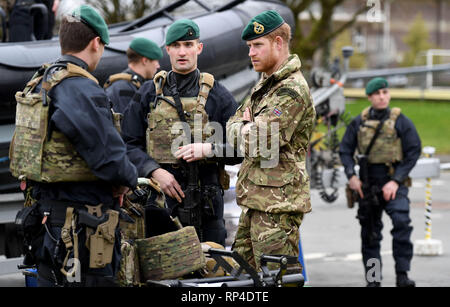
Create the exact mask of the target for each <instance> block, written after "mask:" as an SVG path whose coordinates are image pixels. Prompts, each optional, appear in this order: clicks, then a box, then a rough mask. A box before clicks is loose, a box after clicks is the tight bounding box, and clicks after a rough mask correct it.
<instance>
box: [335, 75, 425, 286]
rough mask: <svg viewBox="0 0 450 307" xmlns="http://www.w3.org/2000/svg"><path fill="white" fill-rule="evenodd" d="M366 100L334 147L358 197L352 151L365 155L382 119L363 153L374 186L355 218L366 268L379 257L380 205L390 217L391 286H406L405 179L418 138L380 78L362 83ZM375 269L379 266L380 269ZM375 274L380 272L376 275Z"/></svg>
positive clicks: (408, 230)
mask: <svg viewBox="0 0 450 307" xmlns="http://www.w3.org/2000/svg"><path fill="white" fill-rule="evenodd" d="M366 94H367V96H368V99H369V101H370V102H371V106H370V107H367V108H366V109H364V110H363V111H362V113H361V114H360V115H359V116H357V117H356V118H355V119H354V120H353V121H352V122H351V123H350V125H349V126H348V128H347V130H346V132H345V135H344V137H343V138H342V142H341V145H340V149H339V154H340V157H341V161H342V164H343V165H344V167H345V173H346V175H347V178H348V179H349V187H350V188H351V189H352V190H354V191H357V192H358V194H359V196H360V197H361V199H363V198H364V196H365V195H364V193H367V194H369V192H366V191H367V190H364V193H363V189H362V182H361V180H360V179H359V178H358V176H357V175H356V173H355V170H354V166H355V160H354V155H355V151H356V150H358V153H359V154H361V155H365V154H366V151H367V147H368V146H369V143H371V140H372V138H373V137H374V134H375V130H376V128H377V127H378V125H380V124H382V126H380V127H381V129H380V132H379V135H378V137H377V138H376V139H375V141H374V143H373V146H372V148H371V149H370V152H369V153H368V163H369V166H368V177H369V184H370V189H371V190H372V191H377V192H375V193H373V194H375V197H376V199H377V200H378V201H377V202H376V203H375V201H373V200H371V201H370V204H369V206H366V205H362V202H361V201H359V208H358V218H359V222H360V224H361V239H362V249H361V250H362V255H363V265H364V269H365V271H366V278H367V277H368V276H367V272H368V271H369V269H370V268H371V267H372V265H370V264H369V262H368V261H369V260H370V259H378V260H379V261H380V263H381V255H380V243H381V239H382V235H381V231H382V229H383V223H382V221H381V216H382V213H383V210H385V211H386V213H387V214H388V215H389V216H390V218H391V219H392V224H393V229H392V231H391V233H392V236H393V242H392V251H393V256H394V259H395V271H396V274H397V286H400V287H411V286H414V285H415V283H414V281H412V280H410V279H409V278H408V276H407V273H406V272H407V271H409V270H410V263H411V259H412V255H413V245H412V243H411V241H410V237H411V232H412V226H411V225H410V223H411V219H410V218H409V199H408V187H407V181H408V180H407V179H408V174H409V172H410V171H411V169H412V168H413V167H414V165H415V164H416V161H417V159H418V158H419V156H420V152H421V142H420V138H419V135H418V134H417V131H416V128H415V127H414V124H413V123H412V122H411V120H410V119H409V118H407V117H406V116H405V115H403V114H401V110H400V109H399V108H392V109H390V108H389V103H390V99H391V96H390V93H389V88H388V83H387V81H386V80H385V79H384V78H374V79H372V80H371V81H370V82H369V83H367V86H366ZM380 273H381V272H380ZM379 276H380V275H379ZM367 281H368V284H367V286H370V287H377V286H380V281H379V280H378V281H376V280H375V281H372V279H371V280H367Z"/></svg>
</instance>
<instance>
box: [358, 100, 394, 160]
mask: <svg viewBox="0 0 450 307" xmlns="http://www.w3.org/2000/svg"><path fill="white" fill-rule="evenodd" d="M369 109H370V107H368V108H366V109H364V110H363V111H362V113H361V119H362V123H361V126H360V128H359V131H358V150H359V152H360V153H361V154H364V153H365V152H366V149H367V147H368V146H369V144H370V141H371V140H372V138H373V136H374V134H375V130H376V128H377V126H378V124H379V123H380V121H379V120H373V119H369ZM400 113H401V110H400V109H399V108H392V110H391V113H390V115H389V118H388V119H387V120H385V122H384V124H383V127H382V128H381V131H380V134H379V135H378V138H377V139H376V140H375V143H374V145H373V147H372V149H371V150H370V153H369V163H372V164H377V163H386V164H390V163H395V162H399V161H401V160H402V159H403V150H402V142H401V139H400V138H399V137H398V135H397V131H396V130H395V122H396V121H397V118H398V116H399V115H400Z"/></svg>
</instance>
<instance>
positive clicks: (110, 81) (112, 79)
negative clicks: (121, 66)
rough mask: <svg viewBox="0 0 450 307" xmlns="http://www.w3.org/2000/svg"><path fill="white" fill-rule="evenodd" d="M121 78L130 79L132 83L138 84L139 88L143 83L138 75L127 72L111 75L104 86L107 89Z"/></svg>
mask: <svg viewBox="0 0 450 307" xmlns="http://www.w3.org/2000/svg"><path fill="white" fill-rule="evenodd" d="M119 80H125V81H128V82H130V83H132V84H133V85H134V86H136V88H137V89H139V88H140V87H141V85H142V84H141V82H140V81H139V80H138V79H137V75H132V74H127V73H119V74H114V75H111V76H110V77H109V79H108V80H107V81H106V82H105V84H104V85H103V88H104V89H107V88H108V87H110V86H111V85H112V84H113V83H114V82H116V81H119Z"/></svg>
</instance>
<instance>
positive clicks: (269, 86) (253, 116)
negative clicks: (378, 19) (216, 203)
mask: <svg viewBox="0 0 450 307" xmlns="http://www.w3.org/2000/svg"><path fill="white" fill-rule="evenodd" d="M242 39H243V40H245V41H247V46H248V47H249V56H250V58H251V61H252V64H253V67H254V69H255V70H256V71H257V72H261V73H262V74H261V79H260V81H259V82H258V83H257V84H256V86H255V87H254V88H253V89H252V92H251V94H250V96H249V98H248V99H247V100H246V101H245V102H244V103H243V104H242V105H241V106H240V107H239V109H238V110H237V112H236V114H235V116H233V117H232V118H231V119H230V120H229V121H228V123H227V137H228V140H229V141H230V143H232V144H233V145H234V146H235V147H239V148H240V149H241V152H242V153H244V155H245V157H244V162H243V163H242V166H241V169H240V171H239V175H238V180H237V183H236V196H237V203H238V205H239V206H240V207H241V208H242V214H241V216H240V221H239V228H238V231H237V234H236V238H235V241H234V243H233V250H235V251H237V252H238V253H239V254H241V255H242V256H243V257H244V258H245V259H246V260H247V261H249V262H250V263H251V265H252V266H254V267H255V268H257V269H260V256H261V255H262V254H266V255H270V254H284V255H290V256H295V257H297V258H298V256H299V227H300V224H301V222H302V219H303V215H304V214H305V213H308V212H310V211H311V204H310V191H309V177H308V174H307V172H306V168H305V161H306V153H307V151H308V144H309V139H310V136H311V133H312V130H313V126H314V121H315V114H316V112H315V109H314V106H313V102H312V98H311V95H310V91H309V88H308V84H307V82H306V80H305V79H304V77H303V75H302V73H301V71H300V67H301V62H300V59H299V58H298V56H297V55H296V54H290V52H289V43H290V40H291V28H290V26H289V25H288V24H287V23H286V22H285V21H284V20H283V18H282V17H281V16H280V15H279V14H278V13H277V12H276V11H265V12H263V13H261V14H259V15H257V16H256V17H254V18H253V19H252V20H251V21H250V22H249V23H248V25H247V26H246V27H245V29H244V31H243V33H242ZM232 140H234V141H232ZM264 145H267V146H264ZM265 147H266V148H265ZM269 147H270V149H268V148H269ZM293 267H297V268H299V269H300V270H301V266H300V263H298V260H297V263H296V264H294V265H293Z"/></svg>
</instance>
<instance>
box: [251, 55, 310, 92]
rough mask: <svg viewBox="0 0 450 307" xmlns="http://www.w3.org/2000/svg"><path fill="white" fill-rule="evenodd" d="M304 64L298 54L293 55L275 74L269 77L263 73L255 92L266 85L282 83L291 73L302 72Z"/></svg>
mask: <svg viewBox="0 0 450 307" xmlns="http://www.w3.org/2000/svg"><path fill="white" fill-rule="evenodd" d="M301 66H302V63H301V61H300V59H299V57H298V55H296V54H291V55H290V56H289V57H288V58H287V59H286V61H284V62H283V64H281V66H280V68H278V70H277V71H275V72H274V73H273V74H271V75H270V76H268V75H267V74H266V73H263V74H262V76H261V80H260V81H259V83H258V84H257V85H256V87H255V90H254V92H256V91H258V90H259V89H261V88H262V87H263V86H264V85H266V84H268V83H269V82H272V80H273V81H281V80H283V79H285V78H286V77H287V76H289V75H290V74H291V73H293V72H295V71H298V70H300V67H301Z"/></svg>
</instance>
